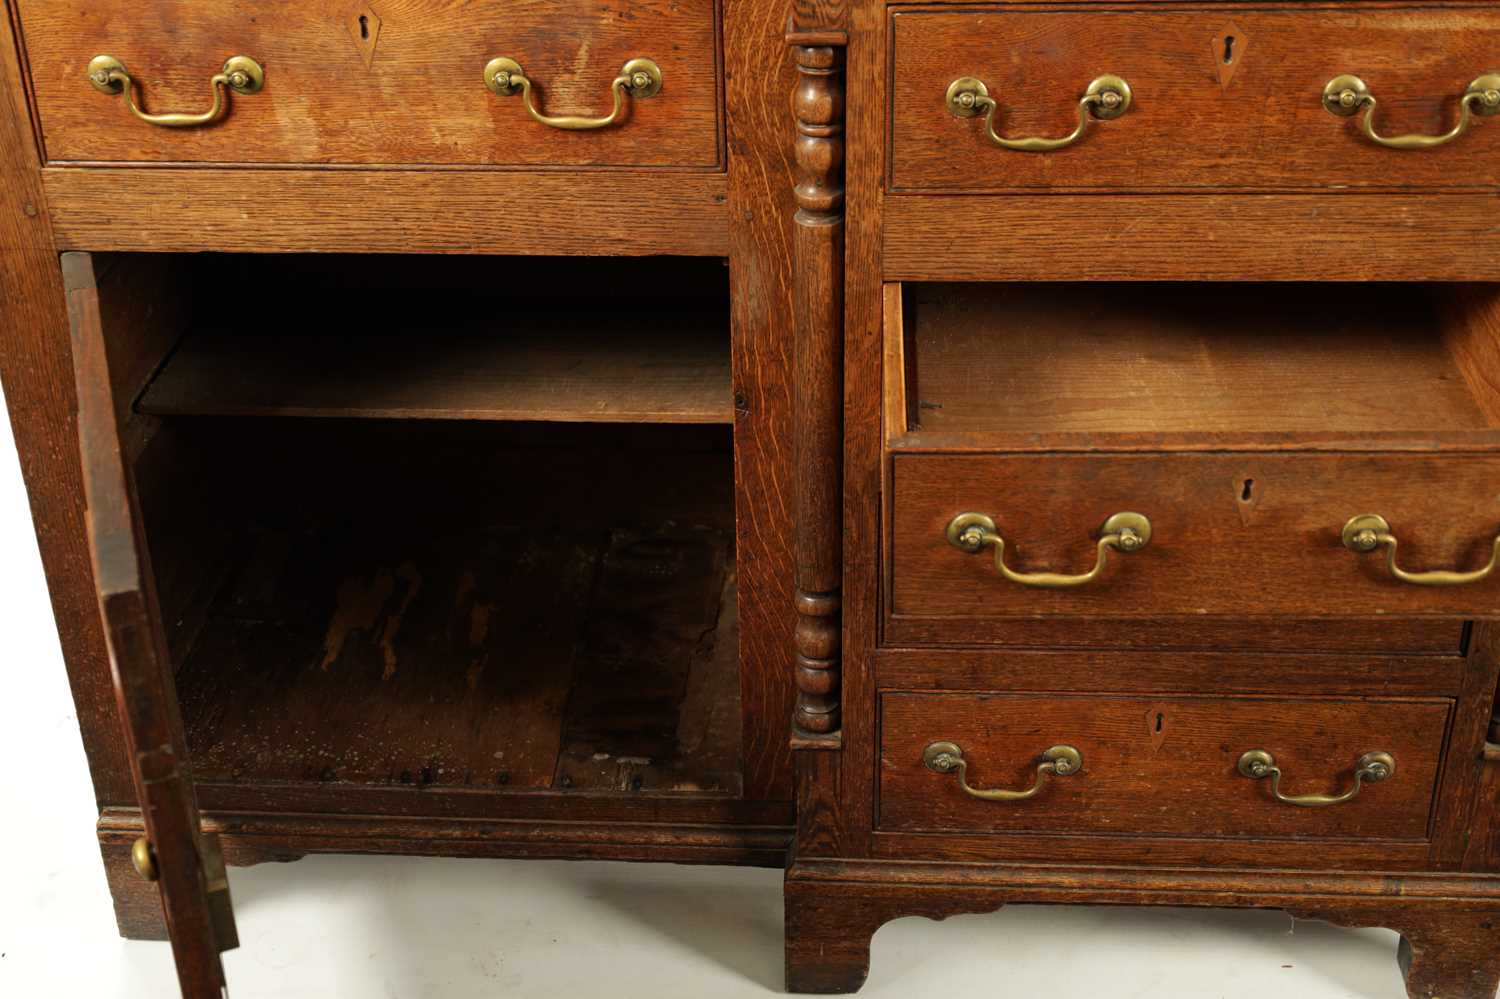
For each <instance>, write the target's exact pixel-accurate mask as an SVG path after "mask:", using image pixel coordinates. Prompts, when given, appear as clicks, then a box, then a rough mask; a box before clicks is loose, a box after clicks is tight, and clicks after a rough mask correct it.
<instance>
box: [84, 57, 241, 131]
mask: <svg viewBox="0 0 1500 999" xmlns="http://www.w3.org/2000/svg"><path fill="white" fill-rule="evenodd" d="M88 72H89V82H90V83H92V84H93V85H94V87H95V89H97V90H99V91H101V92H103V93H106V94H123V95H124V97H125V106H126V107H127V108H129V109H130V113H131V114H133V115H135V116H136V117H137V118H139V119H140V120H141V121H143V122H145V123H146V124H148V125H157V126H160V127H162V128H196V127H198V126H200V125H212V124H213V123H214V122H216V121H218V120H219V119H220V118H222V117H223V116H224V91H225V90H226V89H227V90H233V91H234V92H235V93H237V94H255V93H259V92H260V88H261V87H263V86H265V85H266V71H265V70H264V69H262V68H261V66H260V63H258V62H256V61H255V60H254V59H251V58H250V57H249V56H232V57H231V58H229V59H228V60H226V61H225V63H224V68H223V69H222V70H220V71H219V72H218V73H215V74H214V75H213V77H212V78H211V79H210V80H209V81H208V85H209V87H210V88H211V89H212V90H213V93H214V103H213V107H211V108H209V109H208V110H207V111H204V112H203V113H202V114H180V113H177V112H167V113H164V114H147V113H146V112H145V111H142V110H141V106H140V105H139V104H137V103H136V102H135V80H134V79H132V78H131V76H130V71H129V70H127V69H126V68H125V64H124V63H122V62H121V61H120V60H118V59H116V58H115V57H114V56H107V55H101V56H95V57H94V58H93V59H92V60H91V61H90V62H89V70H88Z"/></svg>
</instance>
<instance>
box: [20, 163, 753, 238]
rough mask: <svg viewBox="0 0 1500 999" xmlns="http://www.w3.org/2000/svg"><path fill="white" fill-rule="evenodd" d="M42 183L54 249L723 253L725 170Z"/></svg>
mask: <svg viewBox="0 0 1500 999" xmlns="http://www.w3.org/2000/svg"><path fill="white" fill-rule="evenodd" d="M42 179H43V184H44V186H45V189H46V196H47V203H48V206H49V208H50V210H51V214H52V225H53V231H54V233H55V236H56V239H57V244H58V247H59V248H61V249H73V250H131V251H150V252H186V253H198V252H214V251H230V250H238V251H247V252H250V251H260V252H266V253H328V252H343V253H446V254H459V253H464V254H468V253H485V254H503V255H518V254H567V255H579V256H586V255H592V254H598V253H600V252H601V251H605V252H608V253H610V254H612V255H619V256H654V255H656V254H684V255H686V254H698V255H703V256H724V255H726V254H727V253H728V252H729V237H728V232H727V220H726V217H725V214H726V211H727V209H726V208H725V204H726V202H727V200H728V195H727V185H726V183H725V178H724V176H723V175H722V174H680V173H665V172H661V171H656V172H650V171H634V172H631V171H593V172H589V173H588V174H587V175H586V176H584V177H583V178H582V179H580V177H579V175H578V174H568V173H562V172H548V171H522V172H512V171H503V172H493V171H472V170H433V171H418V170H240V169H209V168H204V169H194V170H140V169H130V168H91V169H79V168H72V167H67V168H55V167H54V168H48V169H46V170H43V171H42ZM168 204H170V205H185V206H190V210H183V211H180V212H178V211H170V212H169V211H163V210H162V206H163V205H168ZM436 206H441V210H440V211H439V210H436Z"/></svg>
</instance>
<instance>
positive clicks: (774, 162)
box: [724, 0, 797, 801]
mask: <svg viewBox="0 0 1500 999" xmlns="http://www.w3.org/2000/svg"><path fill="white" fill-rule="evenodd" d="M786 17H787V11H786V6H785V4H784V3H783V2H782V0H724V60H725V76H726V79H727V80H728V81H729V85H728V86H727V87H726V89H725V109H726V116H727V119H728V133H729V139H730V145H731V147H732V149H733V153H732V155H730V157H729V167H728V177H727V181H728V192H729V194H728V196H729V199H730V202H731V203H732V206H733V207H732V208H731V209H730V210H728V211H727V212H726V213H725V215H726V216H727V222H728V232H727V241H728V254H729V280H730V289H731V295H730V316H731V323H730V330H731V336H732V340H733V366H734V392H735V396H734V407H735V421H734V423H735V425H734V454H735V505H736V509H737V510H738V511H739V514H740V515H739V518H738V521H737V531H736V537H735V554H736V557H737V558H736V572H737V575H738V578H739V595H740V599H739V606H738V609H739V615H740V659H741V661H742V662H744V663H746V664H747V666H746V668H744V669H742V670H741V671H740V696H741V703H742V706H743V709H744V711H745V714H746V715H747V716H748V717H756V718H760V719H763V720H766V721H767V722H769V723H771V724H768V725H747V726H745V729H744V752H743V757H744V768H745V789H746V791H745V793H746V794H747V795H749V796H751V797H758V798H767V799H776V800H780V801H790V800H791V797H792V794H793V787H792V784H793V782H792V753H791V749H790V747H789V746H788V745H787V739H786V719H788V718H789V717H791V714H792V710H793V704H794V703H795V699H796V685H795V683H794V676H793V671H794V669H795V659H794V657H795V649H794V642H793V631H794V629H795V627H796V620H797V615H796V611H795V609H794V608H793V604H792V600H793V596H792V595H793V591H794V582H793V576H794V573H795V569H794V563H793V556H792V536H793V530H794V525H793V517H794V507H795V503H796V500H795V496H794V489H793V485H792V483H791V482H789V481H787V476H786V470H787V469H788V468H791V467H792V463H793V448H792V428H793V426H794V425H795V423H794V419H795V418H794V413H793V403H792V393H791V391H790V385H791V381H792V370H793V364H792V357H791V354H792V351H791V350H790V349H789V347H790V345H789V344H788V342H787V336H788V333H787V331H789V330H791V329H792V322H793V320H792V316H793V309H792V295H791V289H792V273H793V262H792V261H793V252H792V212H793V200H792V190H791V185H790V184H789V183H788V182H787V177H788V173H789V171H790V170H791V160H792V143H793V141H794V140H793V137H794V135H795V132H794V129H793V124H792V120H791V116H790V115H789V114H788V113H787V98H786V95H787V94H788V93H789V92H790V91H791V89H792V83H793V79H794V78H795V71H794V69H793V67H792V60H791V58H790V53H789V52H788V51H787V47H786V44H785V42H784V41H783V40H782V30H783V28H784V27H785V25H786ZM776 719H780V725H779V726H777V725H776V724H774V723H775V720H776Z"/></svg>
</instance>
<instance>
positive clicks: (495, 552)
mask: <svg viewBox="0 0 1500 999" xmlns="http://www.w3.org/2000/svg"><path fill="white" fill-rule="evenodd" d="M377 426H378V425H371V424H363V423H345V424H342V425H340V424H335V423H328V424H318V425H317V429H318V430H319V431H321V432H319V433H313V432H312V430H310V429H302V428H301V425H300V424H299V423H296V422H295V421H287V422H285V423H283V424H282V425H281V429H282V431H283V432H282V434H281V435H280V436H279V437H278V436H276V435H273V434H272V433H271V430H272V427H270V426H267V425H265V423H264V421H254V422H252V423H250V424H248V425H246V426H245V427H244V431H243V432H244V434H245V438H244V440H245V441H246V444H245V448H244V449H232V450H230V451H229V452H227V453H230V454H235V455H236V460H235V461H233V462H226V461H223V460H221V461H220V463H219V465H218V467H213V466H210V467H208V468H205V469H203V470H202V473H201V474H203V475H204V476H205V477H209V478H211V479H212V480H213V481H215V482H216V483H218V485H219V487H220V488H221V489H222V490H224V493H225V494H226V495H230V496H234V497H237V498H239V499H240V501H241V502H242V503H243V506H233V505H226V506H225V507H224V508H223V509H224V512H225V515H226V517H227V519H228V520H229V521H230V522H231V523H233V524H238V525H241V527H240V529H239V530H238V531H237V532H236V533H238V534H240V536H241V542H240V544H239V546H238V547H239V551H240V554H239V557H238V559H237V560H236V563H235V564H234V566H233V568H232V569H231V571H229V572H228V573H227V574H226V575H225V577H224V578H225V583H224V586H223V588H222V589H221V591H220V592H219V594H218V595H217V597H216V598H215V599H214V601H213V603H212V605H211V607H210V608H209V612H208V615H207V621H206V623H204V624H203V625H202V627H201V629H200V630H199V633H198V635H197V637H196V640H194V641H192V643H191V651H190V652H189V653H188V654H187V655H186V657H185V659H184V660H183V662H182V664H181V667H180V669H179V670H178V674H177V687H178V689H179V690H180V691H181V696H182V698H183V709H184V713H185V718H186V723H187V734H188V742H189V745H190V746H191V747H192V748H193V750H194V773H195V776H196V777H197V778H199V779H200V780H201V781H220V782H222V781H241V780H242V781H247V782H251V783H265V782H276V781H305V782H313V783H317V784H323V785H329V784H335V783H351V784H359V785H408V786H414V787H424V788H426V787H452V788H464V789H470V790H472V791H475V792H479V791H487V792H489V793H496V794H504V793H508V792H516V791H525V790H528V789H536V788H553V787H557V788H561V789H568V788H570V787H577V788H579V789H580V790H590V789H613V790H618V791H623V792H627V793H630V792H635V791H640V790H643V789H644V790H647V791H655V790H676V791H682V792H684V793H708V794H723V793H729V794H736V793H738V791H739V780H738V743H739V720H738V707H739V703H738V702H739V698H738V689H737V679H736V677H737V673H738V662H737V658H736V657H735V656H733V655H730V656H727V657H726V656H720V655H717V654H716V650H717V648H718V643H719V641H720V640H721V639H722V641H723V643H724V644H725V645H726V646H727V647H728V648H730V649H733V648H734V647H735V646H736V645H737V636H736V635H735V634H734V632H733V614H732V612H731V614H730V615H729V619H728V620H727V621H726V622H725V624H726V633H725V634H723V635H722V636H721V635H720V634H719V631H718V626H719V623H720V621H721V618H722V617H723V615H722V613H721V606H722V604H723V603H724V602H725V600H726V592H727V590H728V586H729V583H730V581H731V579H730V572H729V567H730V565H731V560H732V555H731V551H732V549H731V547H730V537H729V533H728V527H729V525H731V524H732V523H733V513H732V508H731V494H730V489H729V485H730V474H729V473H730V467H729V462H730V459H729V455H728V453H727V452H725V451H717V452H715V451H708V452H703V453H697V454H695V453H691V452H687V453H683V454H680V455H679V454H674V453H672V452H667V453H665V454H653V453H652V452H650V451H641V450H636V451H634V452H632V451H628V450H622V451H621V452H620V453H618V455H617V456H616V457H613V458H612V459H606V458H604V456H603V455H601V453H599V452H593V451H588V450H583V451H579V452H576V453H574V454H572V455H569V454H568V453H566V452H564V451H562V450H561V449H560V448H556V447H553V448H549V449H547V450H546V451H545V452H544V453H547V454H549V456H550V461H549V467H547V468H545V469H544V468H538V467H536V466H535V461H536V454H537V452H536V451H533V450H527V449H516V450H509V451H508V450H506V449H505V448H504V447H498V446H496V445H495V444H493V443H491V444H488V445H486V442H485V437H484V435H483V433H482V431H483V430H484V429H485V428H484V427H482V426H477V425H455V426H452V427H448V426H444V425H442V424H437V425H432V426H431V428H430V432H427V433H421V432H415V435H414V436H412V435H411V433H410V432H409V434H408V436H407V437H406V438H405V439H404V440H403V438H402V437H401V436H393V435H391V434H380V433H375V434H373V435H372V434H370V433H368V431H373V430H376V428H377ZM362 428H363V429H366V431H367V432H366V433H364V434H361V433H360V431H361V429H362ZM203 429H204V432H205V433H210V432H213V433H216V434H217V436H218V438H219V439H220V440H221V441H223V442H225V443H228V442H230V441H234V440H235V439H236V437H235V435H234V434H233V433H229V432H226V430H225V428H223V427H205V428H203ZM627 429H628V428H620V431H619V432H618V433H617V434H616V436H617V437H622V436H623V434H624V432H625V430H627ZM554 436H555V435H554ZM534 439H535V438H534ZM548 439H549V438H548V437H543V438H541V439H540V440H537V441H536V443H537V444H538V446H545V442H546V441H547V440H548ZM604 443H605V441H603V440H601V441H600V444H601V445H604ZM392 446H395V447H397V448H401V447H405V448H409V449H411V450H413V451H416V452H419V453H420V454H422V455H423V456H424V457H425V460H420V461H419V460H418V459H416V458H414V457H408V458H407V459H406V460H405V462H404V465H403V467H404V474H403V476H402V478H403V480H404V481H403V482H397V483H390V482H387V481H383V480H385V479H387V478H388V475H389V473H388V471H384V470H382V464H381V463H380V461H379V460H378V459H377V458H376V455H380V454H385V455H387V456H389V455H390V454H391V451H390V450H389V449H390V448H391V447H392ZM257 454H263V455H265V459H264V461H270V460H272V456H273V455H274V461H275V463H276V465H277V466H278V467H279V468H280V470H281V471H282V472H283V473H284V474H286V475H290V476H291V479H292V481H299V482H314V481H325V482H330V483H332V482H337V483H339V486H337V487H333V486H326V487H324V488H322V489H320V490H317V491H316V493H317V494H316V495H307V494H304V493H303V492H302V491H300V490H287V489H286V488H285V482H286V481H287V480H286V479H282V478H280V477H273V476H270V475H268V474H266V472H267V468H266V466H265V465H264V463H263V462H258V461H257V459H256V457H255V456H256V455H257ZM332 455H339V456H340V457H339V458H333V457H331V456H332ZM470 463H483V464H485V465H487V466H488V467H489V475H491V476H493V479H492V480H489V479H486V478H485V477H483V476H475V475H474V474H472V472H471V471H470V468H471V467H472V466H471V464H470ZM257 464H259V466H260V467H257ZM643 467H653V468H654V470H655V474H657V475H659V476H661V477H662V480H663V481H662V483H661V485H660V487H659V488H656V489H644V488H639V489H634V490H632V488H631V483H633V482H634V481H635V480H636V478H638V476H639V472H640V470H641V469H642V468H643ZM320 477H321V478H320ZM522 478H525V479H526V480H527V481H528V482H529V483H530V489H531V492H530V493H529V494H525V495H522V494H517V493H516V491H515V490H514V489H510V490H509V491H508V494H507V495H499V494H496V493H493V492H491V491H490V485H491V481H492V482H493V483H494V484H496V485H499V484H500V483H511V484H513V483H514V482H515V481H518V480H521V479H522ZM632 492H633V493H634V495H633V496H626V495H624V494H629V493H632ZM616 495H621V496H622V498H621V501H620V502H616V501H615V499H614V497H615V496H616ZM353 497H361V499H359V500H358V502H354V501H353V499H352V498H353ZM540 497H547V500H546V501H544V502H539V498H540ZM160 500H161V501H166V497H160ZM194 550H195V548H194V546H189V547H186V548H183V549H182V550H181V551H180V553H179V557H180V558H182V559H184V560H189V561H191V562H192V564H201V563H199V562H197V560H196V558H195V556H194V554H193V552H194ZM728 602H729V603H730V604H731V605H732V604H733V595H732V593H730V594H729V596H728ZM684 737H686V738H687V740H688V741H687V742H685V743H684V742H683V741H682V739H683V738H684ZM605 770H608V771H609V773H611V774H615V773H616V772H617V771H618V774H617V776H618V780H616V779H614V778H611V779H610V780H608V781H604V780H603V777H602V776H601V775H602V774H603V773H604V771H605Z"/></svg>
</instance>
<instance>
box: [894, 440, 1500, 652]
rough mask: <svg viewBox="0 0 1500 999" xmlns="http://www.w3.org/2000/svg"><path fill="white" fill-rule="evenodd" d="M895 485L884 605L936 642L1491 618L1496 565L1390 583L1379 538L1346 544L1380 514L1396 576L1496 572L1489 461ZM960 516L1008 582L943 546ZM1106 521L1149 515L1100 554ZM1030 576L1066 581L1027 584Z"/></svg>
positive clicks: (921, 460) (1118, 462) (955, 467)
mask: <svg viewBox="0 0 1500 999" xmlns="http://www.w3.org/2000/svg"><path fill="white" fill-rule="evenodd" d="M893 484H894V493H893V500H892V514H891V534H892V536H891V539H890V544H889V551H890V564H889V570H888V571H889V577H888V578H889V590H888V593H889V596H888V606H887V610H888V612H889V613H890V615H891V616H892V617H893V618H896V619H903V618H907V619H915V618H926V619H940V618H941V619H949V620H950V621H951V622H952V623H951V626H950V627H949V628H948V629H947V634H948V637H947V640H946V642H945V644H954V643H959V644H962V643H963V642H964V641H965V638H966V632H965V629H964V626H963V621H962V619H964V618H969V619H976V618H1039V617H1052V616H1057V617H1069V616H1071V617H1079V618H1088V619H1092V620H1095V621H1098V620H1103V619H1119V621H1120V627H1121V628H1128V627H1129V621H1130V619H1134V618H1142V617H1162V616H1174V615H1183V616H1193V617H1197V616H1199V615H1210V616H1213V615H1218V616H1221V617H1222V616H1235V617H1242V618H1243V617H1264V618H1268V619H1269V618H1274V617H1280V616H1303V617H1341V618H1358V617H1365V616H1375V615H1383V614H1392V615H1398V614H1399V615H1445V616H1450V617H1473V616H1494V615H1496V614H1500V570H1497V571H1493V572H1491V573H1490V574H1489V575H1488V576H1487V577H1486V578H1484V579H1481V580H1478V581H1473V582H1468V583H1466V584H1464V585H1442V586H1435V585H1424V583H1425V582H1430V578H1429V577H1423V578H1422V579H1421V580H1419V581H1417V582H1403V581H1402V580H1400V579H1398V578H1396V577H1395V576H1394V575H1393V573H1392V570H1391V567H1390V564H1389V561H1388V556H1389V548H1388V547H1387V546H1385V545H1384V544H1383V543H1380V542H1378V541H1377V539H1376V538H1374V537H1369V538H1365V539H1364V540H1366V541H1370V542H1372V543H1373V545H1374V547H1373V550H1370V551H1362V550H1354V549H1351V548H1350V547H1346V546H1345V543H1344V529H1345V526H1346V525H1347V524H1348V523H1349V522H1350V521H1351V519H1352V518H1355V517H1356V516H1361V515H1378V516H1379V517H1382V518H1384V520H1385V522H1386V524H1387V526H1388V528H1389V530H1388V532H1386V535H1385V536H1388V537H1389V538H1391V539H1394V541H1395V542H1396V543H1397V555H1396V558H1395V564H1396V567H1397V569H1399V570H1400V571H1401V572H1403V573H1420V572H1429V571H1456V570H1465V571H1468V572H1471V573H1476V574H1477V573H1478V572H1479V571H1480V570H1482V569H1483V568H1484V567H1485V566H1486V565H1487V564H1488V565H1493V560H1494V557H1495V555H1494V553H1495V551H1496V548H1497V541H1496V536H1497V534H1500V485H1497V484H1500V457H1495V456H1492V455H1483V454H1449V455H1437V454H1430V453H1427V454H1418V453H1412V454H1398V453H1388V452H1377V453H1367V454H1358V453H1346V454H1317V453H1306V454H1285V453H1283V454H1255V453H1242V454H1233V453H1231V454H1224V453H1219V454H1212V453H1202V454H1194V453H1177V454H1091V455H1083V454H1069V455H1056V454H1055V455H1027V454H1020V455H1016V454H967V455H947V454H925V455H920V454H919V455H911V454H898V455H897V456H896V457H895V459H894V479H893ZM1246 497H1249V498H1248V499H1247V498H1246ZM966 513H977V514H981V515H984V516H985V517H987V518H988V519H989V521H990V522H991V523H992V524H993V530H992V531H991V532H990V534H989V538H990V539H991V540H993V539H994V538H999V539H1001V540H1003V541H1004V542H1005V544H1004V556H1003V558H1004V564H1005V566H1006V568H1007V569H1008V570H1009V571H1011V572H1013V573H1015V574H1017V575H1018V576H1022V577H1025V578H1024V580H1023V581H1015V580H1012V579H1008V578H1004V577H1002V575H1001V574H1000V572H999V570H998V568H997V565H996V558H995V556H996V546H995V545H993V544H991V543H984V544H981V545H980V546H979V547H978V548H977V550H975V551H972V552H970V551H967V550H964V549H961V548H959V547H956V546H955V544H953V543H951V542H950V540H949V533H950V528H952V527H953V526H954V522H955V520H956V519H957V518H958V517H959V516H960V515H963V514H966ZM1121 513H1133V514H1137V515H1142V516H1143V517H1144V518H1145V519H1147V520H1149V524H1150V535H1149V543H1147V544H1145V545H1144V547H1140V548H1139V549H1138V550H1134V551H1125V550H1123V549H1124V548H1126V547H1129V546H1128V545H1124V544H1116V545H1115V546H1114V547H1109V543H1108V541H1107V540H1106V539H1105V535H1106V534H1109V533H1110V532H1109V531H1106V529H1105V525H1106V522H1107V521H1109V520H1110V518H1112V517H1114V515H1116V514H1121ZM1119 537H1120V536H1119V535H1116V538H1117V539H1118V538H1119ZM1359 540H1360V539H1357V538H1352V537H1351V544H1358V542H1359ZM1101 542H1102V543H1103V545H1104V547H1103V548H1102V549H1101ZM1101 551H1102V561H1103V565H1102V567H1099V562H1100V561H1101ZM1096 567H1098V569H1099V571H1098V572H1097V573H1096V574H1095V575H1094V576H1093V578H1092V579H1088V580H1086V581H1085V580H1081V579H1079V578H1078V577H1080V576H1084V575H1086V574H1087V573H1089V572H1090V571H1092V570H1093V569H1095V568H1096ZM1038 573H1052V574H1056V575H1058V576H1066V577H1072V578H1071V579H1070V580H1069V581H1070V582H1073V583H1076V584H1078V585H1071V586H1067V587H1065V588H1049V587H1044V586H1038V585H1035V583H1036V582H1037V580H1036V579H1035V578H1034V577H1035V574H1038Z"/></svg>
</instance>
